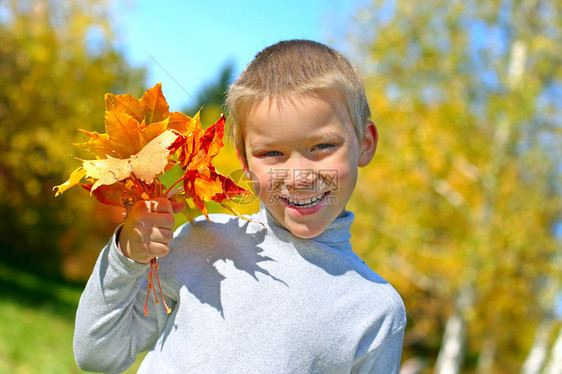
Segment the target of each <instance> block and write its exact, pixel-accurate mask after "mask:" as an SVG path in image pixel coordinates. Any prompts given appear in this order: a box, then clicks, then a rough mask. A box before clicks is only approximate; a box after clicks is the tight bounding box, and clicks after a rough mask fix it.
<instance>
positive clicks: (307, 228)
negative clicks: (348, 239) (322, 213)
mask: <svg viewBox="0 0 562 374" xmlns="http://www.w3.org/2000/svg"><path fill="white" fill-rule="evenodd" d="M283 226H285V228H286V229H287V230H289V231H290V232H291V233H292V234H293V235H294V236H296V237H297V238H300V239H312V238H315V237H317V236H318V235H320V234H322V233H323V232H324V230H326V228H327V227H328V226H327V225H322V226H320V225H318V224H309V225H307V224H298V225H291V224H286V223H285V224H283Z"/></svg>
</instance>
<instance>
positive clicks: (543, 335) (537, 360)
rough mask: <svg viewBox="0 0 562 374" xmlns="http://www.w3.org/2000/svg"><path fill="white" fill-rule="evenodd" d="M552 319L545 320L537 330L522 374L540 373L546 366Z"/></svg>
mask: <svg viewBox="0 0 562 374" xmlns="http://www.w3.org/2000/svg"><path fill="white" fill-rule="evenodd" d="M550 326H551V324H550V321H543V322H542V323H541V324H540V325H539V326H538V327H537V331H536V332H535V338H534V340H533V345H532V346H531V350H530V351H529V354H528V355H527V358H526V359H525V362H524V363H523V367H522V368H521V374H538V373H540V371H541V369H542V368H543V366H544V362H545V359H546V355H547V353H548V340H549V336H550Z"/></svg>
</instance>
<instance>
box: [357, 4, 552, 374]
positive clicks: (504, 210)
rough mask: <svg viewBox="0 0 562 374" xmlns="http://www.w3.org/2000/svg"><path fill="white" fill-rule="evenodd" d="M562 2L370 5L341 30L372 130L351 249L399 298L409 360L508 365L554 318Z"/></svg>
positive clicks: (488, 368) (480, 367) (457, 366)
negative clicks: (375, 148)
mask: <svg viewBox="0 0 562 374" xmlns="http://www.w3.org/2000/svg"><path fill="white" fill-rule="evenodd" d="M561 11H562V5H561V4H560V3H559V2H556V1H548V0H545V1H512V2H502V1H477V0H472V1H463V2H460V1H448V2H446V1H438V0H426V1H423V2H405V1H404V2H401V1H372V2H371V3H370V4H369V5H367V6H366V7H365V8H364V9H361V10H359V11H358V13H357V17H356V20H355V22H354V23H353V25H354V26H353V28H352V29H351V32H350V34H349V35H348V40H347V42H348V43H349V45H350V46H352V47H353V48H350V50H349V54H350V55H355V56H358V57H357V64H358V65H359V66H360V68H361V69H362V70H363V72H364V75H365V77H366V79H365V83H366V88H367V92H368V95H369V96H370V97H371V100H370V102H371V107H372V112H373V120H374V121H375V122H376V123H377V124H378V127H379V131H380V143H379V153H378V155H377V156H376V157H375V160H374V164H373V165H372V166H371V167H370V168H367V169H365V170H362V177H361V178H362V181H361V179H360V184H359V186H358V191H357V194H356V195H355V197H354V200H353V201H352V205H353V208H354V209H357V210H359V211H361V212H360V217H361V219H360V220H358V222H356V224H354V230H355V235H354V237H355V241H356V247H359V248H362V249H363V250H364V251H365V253H364V255H365V256H366V257H367V259H368V261H369V262H370V264H371V265H372V266H373V267H375V268H376V269H377V270H378V271H379V272H381V273H382V274H384V276H385V277H386V278H387V279H389V280H390V281H391V282H392V283H393V284H395V286H396V287H397V288H398V290H399V291H400V292H401V294H402V296H403V298H404V301H405V303H406V309H407V311H408V314H409V318H410V322H409V328H408V330H407V333H406V338H405V354H404V358H405V359H408V358H410V357H413V356H422V357H425V359H424V360H425V362H426V366H428V367H429V366H435V371H434V372H436V373H456V372H460V371H463V370H477V371H480V372H494V371H497V372H516V371H517V370H519V369H520V368H521V366H522V364H523V362H524V360H525V357H526V355H527V352H528V351H529V350H530V348H531V345H532V341H533V335H534V331H535V329H536V328H537V327H538V326H539V324H540V321H541V320H544V319H545V318H547V319H548V318H549V316H550V315H551V314H552V298H553V295H554V294H555V293H554V292H552V290H551V289H549V290H547V289H546V288H545V285H546V284H547V283H551V281H552V282H553V283H554V284H559V280H560V263H559V259H560V257H558V260H557V257H556V252H557V250H559V247H558V246H559V244H558V243H557V239H556V238H555V235H554V232H553V226H554V224H555V223H556V220H558V219H560V208H561V202H560V190H559V189H557V186H558V187H559V186H560V164H559V161H560V160H561V159H562V157H560V156H561V155H560V149H559V148H560V147H559V145H560V140H561V139H560V135H561V130H560V129H561V128H562V123H561V121H560V118H561V116H560V114H561V109H562V108H561V107H560V104H559V102H557V101H556V100H555V97H556V93H559V92H560V90H561V89H562V83H561V78H562V70H561V69H560V56H561V55H562V21H561V19H560V17H557V16H556V15H557V14H558V15H559V14H561ZM366 206H370V207H372V209H371V210H370V211H365V208H364V207H366ZM554 326H555V325H553V328H554ZM551 340H552V339H551Z"/></svg>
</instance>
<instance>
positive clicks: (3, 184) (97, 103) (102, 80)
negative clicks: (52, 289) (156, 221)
mask: <svg viewBox="0 0 562 374" xmlns="http://www.w3.org/2000/svg"><path fill="white" fill-rule="evenodd" d="M0 14H1V17H0V40H2V43H0V85H1V86H2V90H0V216H1V217H2V224H1V225H0V250H1V252H0V253H1V255H0V256H1V259H2V261H10V262H11V263H12V264H16V263H19V264H21V265H23V266H28V267H31V268H33V269H34V270H36V271H41V272H43V273H48V274H54V275H61V274H66V275H69V276H77V277H78V276H83V275H84V274H83V273H82V274H80V267H83V268H84V267H85V270H84V272H85V273H87V272H89V270H90V269H89V267H91V261H92V258H94V257H95V254H96V253H98V252H99V248H100V246H101V245H103V241H105V240H107V237H108V234H109V233H110V232H111V231H110V230H113V228H112V227H114V226H115V222H116V220H117V219H119V218H118V213H117V212H115V211H111V210H108V209H106V208H104V207H100V206H99V205H97V203H96V202H95V201H94V199H90V198H89V197H88V194H87V193H84V192H85V191H80V190H78V191H74V192H72V193H71V194H69V195H68V196H67V195H65V196H64V197H63V198H61V197H58V198H57V199H55V198H54V195H53V192H52V188H53V186H55V185H57V184H60V183H61V182H63V181H64V180H66V178H67V177H68V173H69V172H70V171H71V170H72V169H74V168H75V167H76V165H77V162H78V161H77V160H75V159H73V158H72V157H71V156H72V155H76V151H75V149H73V148H72V147H71V146H70V143H71V142H77V141H79V139H80V138H79V133H78V132H77V131H76V129H77V128H83V129H88V130H98V131H101V132H104V131H103V124H104V114H103V113H104V94H105V93H106V92H115V93H123V91H126V92H129V93H133V94H137V93H138V94H142V89H141V87H140V85H139V83H142V78H143V75H144V73H143V72H142V71H140V70H133V69H131V68H130V67H129V66H128V65H127V63H126V62H125V60H124V58H123V56H121V55H120V53H118V52H117V51H116V48H115V47H114V44H113V41H114V35H113V34H112V31H111V27H110V25H109V24H108V21H107V20H108V19H109V17H108V8H107V6H106V4H105V3H104V2H102V3H100V2H97V1H87V0H84V1H73V2H61V1H15V0H14V1H1V2H0ZM110 212H113V213H110ZM102 237H105V238H103V239H102ZM102 240H103V241H102ZM95 247H97V248H95ZM82 258H83V259H84V261H81V259H82ZM84 264H86V265H84Z"/></svg>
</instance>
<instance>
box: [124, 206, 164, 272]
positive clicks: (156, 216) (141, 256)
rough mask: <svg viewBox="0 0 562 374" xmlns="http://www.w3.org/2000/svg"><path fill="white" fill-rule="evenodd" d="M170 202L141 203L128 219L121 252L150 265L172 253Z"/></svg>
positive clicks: (133, 208)
mask: <svg viewBox="0 0 562 374" xmlns="http://www.w3.org/2000/svg"><path fill="white" fill-rule="evenodd" d="M173 213H174V209H173V205H172V203H171V202H170V201H169V200H168V199H153V200H143V201H138V202H137V203H136V204H134V206H133V207H132V208H131V211H130V212H129V214H128V215H127V219H126V220H125V224H124V226H123V229H122V230H121V234H120V238H119V247H120V248H121V251H122V252H123V253H124V254H125V255H126V256H127V257H129V258H131V259H133V260H135V261H137V262H142V263H148V262H150V260H151V259H152V258H154V257H163V256H165V255H167V254H168V252H169V251H170V248H169V245H168V244H169V243H170V242H171V241H172V239H173V229H174V225H175V220H174V216H173Z"/></svg>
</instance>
